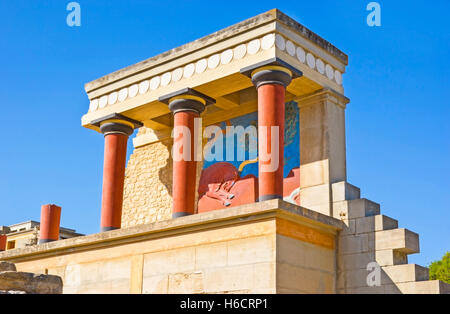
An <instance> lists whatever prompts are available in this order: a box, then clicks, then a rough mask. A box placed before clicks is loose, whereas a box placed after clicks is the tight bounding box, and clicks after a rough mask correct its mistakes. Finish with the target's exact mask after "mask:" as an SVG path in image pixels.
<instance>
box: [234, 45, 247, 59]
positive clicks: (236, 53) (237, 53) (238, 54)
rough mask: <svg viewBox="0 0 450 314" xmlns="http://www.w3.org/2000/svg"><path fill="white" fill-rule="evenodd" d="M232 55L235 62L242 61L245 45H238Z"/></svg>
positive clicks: (245, 50) (245, 49)
mask: <svg viewBox="0 0 450 314" xmlns="http://www.w3.org/2000/svg"><path fill="white" fill-rule="evenodd" d="M233 53H234V58H235V59H236V60H239V59H242V58H244V56H245V54H246V53H247V46H246V45H245V44H242V45H239V46H237V47H235V48H234V50H233Z"/></svg>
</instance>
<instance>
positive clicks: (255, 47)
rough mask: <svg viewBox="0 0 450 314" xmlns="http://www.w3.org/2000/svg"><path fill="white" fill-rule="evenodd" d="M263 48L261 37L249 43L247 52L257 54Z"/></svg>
mask: <svg viewBox="0 0 450 314" xmlns="http://www.w3.org/2000/svg"><path fill="white" fill-rule="evenodd" d="M260 48H261V41H260V40H259V39H254V40H252V41H251V42H249V43H248V46H247V52H248V54H249V55H254V54H256V53H257V52H258V51H259V49H260Z"/></svg>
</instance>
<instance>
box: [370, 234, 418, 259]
mask: <svg viewBox="0 0 450 314" xmlns="http://www.w3.org/2000/svg"><path fill="white" fill-rule="evenodd" d="M375 248H376V250H377V251H378V250H389V249H392V250H398V251H400V252H403V253H405V254H412V253H419V251H420V249H419V235H418V234H417V233H414V232H412V231H410V230H408V229H392V230H385V231H378V232H376V233H375Z"/></svg>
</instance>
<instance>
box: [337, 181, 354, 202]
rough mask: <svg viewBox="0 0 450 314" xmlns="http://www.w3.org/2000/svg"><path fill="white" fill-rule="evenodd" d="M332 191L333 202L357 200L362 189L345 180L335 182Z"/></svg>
mask: <svg viewBox="0 0 450 314" xmlns="http://www.w3.org/2000/svg"><path fill="white" fill-rule="evenodd" d="M331 191H332V196H333V198H332V199H333V202H338V201H345V200H355V199H359V198H360V197H361V191H360V189H359V188H358V187H356V186H354V185H352V184H350V183H348V182H345V181H341V182H336V183H333V184H332V185H331Z"/></svg>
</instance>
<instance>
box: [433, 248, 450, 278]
mask: <svg viewBox="0 0 450 314" xmlns="http://www.w3.org/2000/svg"><path fill="white" fill-rule="evenodd" d="M429 268H430V280H441V281H444V282H446V283H450V252H447V253H445V255H444V256H443V257H442V259H441V260H440V261H435V262H433V263H431V265H430V267H429Z"/></svg>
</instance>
